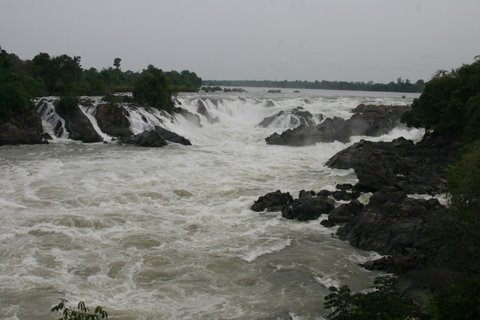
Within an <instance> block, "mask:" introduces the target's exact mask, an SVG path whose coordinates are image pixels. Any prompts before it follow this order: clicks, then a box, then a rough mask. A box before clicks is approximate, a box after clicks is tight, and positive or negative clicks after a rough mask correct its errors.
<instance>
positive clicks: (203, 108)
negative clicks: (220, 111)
mask: <svg viewBox="0 0 480 320" xmlns="http://www.w3.org/2000/svg"><path fill="white" fill-rule="evenodd" d="M197 113H198V114H201V115H202V116H204V117H205V118H206V119H207V121H208V123H217V122H219V121H220V120H219V119H218V117H214V116H212V115H211V114H210V112H208V110H207V107H206V106H205V103H204V102H203V101H202V100H198V101H197Z"/></svg>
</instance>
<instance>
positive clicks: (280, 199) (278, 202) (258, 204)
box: [250, 190, 293, 212]
mask: <svg viewBox="0 0 480 320" xmlns="http://www.w3.org/2000/svg"><path fill="white" fill-rule="evenodd" d="M292 202H293V198H292V196H291V195H290V193H288V192H286V193H282V192H281V191H280V190H277V191H275V192H270V193H267V194H266V195H264V196H261V197H259V198H258V200H257V201H255V202H254V203H253V205H252V206H251V207H250V209H251V210H253V211H256V212H261V211H264V210H267V211H282V209H283V208H284V207H285V206H288V205H289V204H290V203H292Z"/></svg>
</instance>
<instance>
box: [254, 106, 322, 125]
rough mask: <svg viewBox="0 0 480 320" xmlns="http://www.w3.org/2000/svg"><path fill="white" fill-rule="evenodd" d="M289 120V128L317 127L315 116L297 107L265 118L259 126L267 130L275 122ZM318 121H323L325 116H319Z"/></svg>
mask: <svg viewBox="0 0 480 320" xmlns="http://www.w3.org/2000/svg"><path fill="white" fill-rule="evenodd" d="M287 117H288V120H289V123H288V125H289V126H305V127H314V126H315V125H316V121H315V116H313V115H312V114H311V113H310V112H309V111H307V110H305V109H303V107H296V108H294V109H290V110H287V111H280V112H278V113H276V114H274V115H271V116H268V117H265V118H264V119H263V120H262V121H261V122H260V123H259V124H258V126H259V127H263V128H267V127H269V126H270V125H272V124H273V123H274V122H275V121H279V120H280V119H282V118H287ZM317 119H319V120H322V119H323V115H321V114H320V115H318V116H317Z"/></svg>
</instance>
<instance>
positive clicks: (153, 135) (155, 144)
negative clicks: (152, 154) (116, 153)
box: [121, 130, 167, 148]
mask: <svg viewBox="0 0 480 320" xmlns="http://www.w3.org/2000/svg"><path fill="white" fill-rule="evenodd" d="M121 142H122V143H125V144H133V145H136V146H139V147H152V148H160V147H164V146H166V145H167V141H165V139H163V137H162V136H161V134H160V133H159V132H158V131H156V130H150V131H144V132H142V133H139V134H136V135H134V136H131V137H128V138H124V139H122V140H121Z"/></svg>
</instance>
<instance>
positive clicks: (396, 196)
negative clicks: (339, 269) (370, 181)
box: [337, 187, 446, 270]
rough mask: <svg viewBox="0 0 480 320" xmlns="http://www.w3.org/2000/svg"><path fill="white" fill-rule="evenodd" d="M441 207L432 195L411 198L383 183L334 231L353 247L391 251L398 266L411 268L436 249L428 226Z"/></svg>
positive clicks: (442, 211)
mask: <svg viewBox="0 0 480 320" xmlns="http://www.w3.org/2000/svg"><path fill="white" fill-rule="evenodd" d="M445 211H446V208H445V207H443V206H441V205H440V203H439V202H438V201H437V200H436V199H430V200H422V199H412V198H408V197H407V194H406V193H405V192H404V191H402V190H400V189H399V188H396V187H385V188H382V189H381V190H379V191H377V192H375V193H374V194H373V195H372V197H371V198H370V201H369V203H368V205H367V206H365V208H364V209H363V210H362V211H361V212H360V213H359V214H357V215H355V216H354V217H353V219H352V220H351V221H350V222H348V223H347V224H345V225H344V226H343V227H341V228H340V229H338V231H337V234H338V236H339V237H340V239H342V240H347V241H349V242H350V243H351V244H352V245H353V246H355V247H357V248H361V249H365V250H374V251H377V252H379V253H380V254H383V255H391V256H392V258H393V259H394V260H395V261H399V264H398V265H397V267H398V268H399V269H402V270H404V269H409V268H414V267H417V266H419V265H422V264H424V263H426V262H427V261H428V260H429V259H430V258H432V257H433V256H434V255H435V254H436V252H437V251H438V248H439V244H438V242H437V240H436V238H435V236H434V233H432V230H433V227H434V224H435V220H436V217H438V216H439V215H443V214H445Z"/></svg>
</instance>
